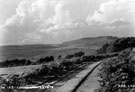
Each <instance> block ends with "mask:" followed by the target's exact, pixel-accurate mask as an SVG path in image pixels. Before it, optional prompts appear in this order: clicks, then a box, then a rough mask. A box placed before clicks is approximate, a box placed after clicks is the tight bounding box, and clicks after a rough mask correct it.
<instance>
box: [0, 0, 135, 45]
mask: <svg viewBox="0 0 135 92" xmlns="http://www.w3.org/2000/svg"><path fill="white" fill-rule="evenodd" d="M0 4H1V5H0V45H21V44H58V43H62V42H65V41H70V40H74V39H80V38H84V37H96V36H118V37H127V36H135V26H134V25H135V6H134V5H135V0H0Z"/></svg>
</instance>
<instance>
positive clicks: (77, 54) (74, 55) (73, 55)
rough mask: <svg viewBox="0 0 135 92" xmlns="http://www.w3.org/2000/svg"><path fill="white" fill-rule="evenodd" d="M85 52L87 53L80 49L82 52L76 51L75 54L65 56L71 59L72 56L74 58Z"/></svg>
mask: <svg viewBox="0 0 135 92" xmlns="http://www.w3.org/2000/svg"><path fill="white" fill-rule="evenodd" d="M84 54H85V53H84V52H82V51H80V52H76V53H74V54H70V55H67V56H66V57H65V58H66V59H71V58H73V57H81V56H83V55H84Z"/></svg>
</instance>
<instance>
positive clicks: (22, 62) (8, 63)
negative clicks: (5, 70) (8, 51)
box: [0, 59, 31, 67]
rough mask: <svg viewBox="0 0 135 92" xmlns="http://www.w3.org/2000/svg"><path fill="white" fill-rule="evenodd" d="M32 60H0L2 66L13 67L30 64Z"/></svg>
mask: <svg viewBox="0 0 135 92" xmlns="http://www.w3.org/2000/svg"><path fill="white" fill-rule="evenodd" d="M30 64H31V61H30V60H27V59H13V60H5V61H3V62H0V67H13V66H23V65H30Z"/></svg>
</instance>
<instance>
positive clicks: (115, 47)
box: [97, 37, 135, 53]
mask: <svg viewBox="0 0 135 92" xmlns="http://www.w3.org/2000/svg"><path fill="white" fill-rule="evenodd" d="M132 47H135V37H124V38H118V39H117V40H114V41H113V42H109V43H106V44H105V45H103V46H102V47H101V48H100V49H98V50H97V52H98V53H111V52H118V51H122V50H124V49H127V48H132Z"/></svg>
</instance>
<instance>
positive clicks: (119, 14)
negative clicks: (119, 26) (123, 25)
mask: <svg viewBox="0 0 135 92" xmlns="http://www.w3.org/2000/svg"><path fill="white" fill-rule="evenodd" d="M134 5H135V1H134V0H110V1H108V2H105V3H102V4H101V5H100V8H99V9H98V10H96V11H95V13H94V14H93V15H91V14H90V15H89V16H88V17H87V19H86V21H87V22H88V23H92V22H100V23H109V22H112V21H114V20H117V19H121V20H124V21H128V22H133V18H135V17H134V16H135V10H134V9H135V6H134Z"/></svg>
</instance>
